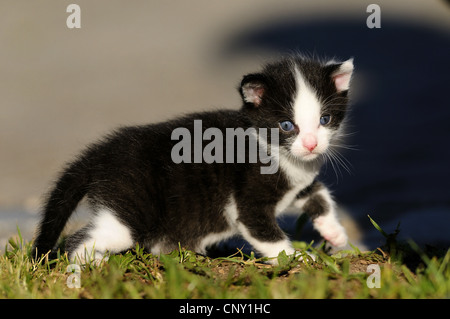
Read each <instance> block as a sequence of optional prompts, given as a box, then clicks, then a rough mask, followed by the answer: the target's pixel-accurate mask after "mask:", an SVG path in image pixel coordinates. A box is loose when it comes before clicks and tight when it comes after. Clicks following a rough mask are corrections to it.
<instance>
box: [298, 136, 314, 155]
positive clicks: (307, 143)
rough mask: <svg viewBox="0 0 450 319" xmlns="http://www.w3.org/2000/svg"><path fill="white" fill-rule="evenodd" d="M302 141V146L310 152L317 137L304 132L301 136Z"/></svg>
mask: <svg viewBox="0 0 450 319" xmlns="http://www.w3.org/2000/svg"><path fill="white" fill-rule="evenodd" d="M302 142H303V146H304V147H305V148H306V149H307V150H309V151H310V152H312V151H313V150H314V149H315V148H316V146H317V139H316V137H315V136H314V135H312V134H306V135H305V136H304V137H303V138H302Z"/></svg>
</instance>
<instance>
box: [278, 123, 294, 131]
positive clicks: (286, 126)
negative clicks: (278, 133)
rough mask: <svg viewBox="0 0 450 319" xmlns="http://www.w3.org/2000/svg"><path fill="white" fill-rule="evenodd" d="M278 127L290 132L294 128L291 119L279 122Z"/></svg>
mask: <svg viewBox="0 0 450 319" xmlns="http://www.w3.org/2000/svg"><path fill="white" fill-rule="evenodd" d="M280 127H281V129H282V130H283V131H285V132H290V131H292V130H293V129H294V128H295V126H294V124H293V123H292V122H291V121H283V122H280Z"/></svg>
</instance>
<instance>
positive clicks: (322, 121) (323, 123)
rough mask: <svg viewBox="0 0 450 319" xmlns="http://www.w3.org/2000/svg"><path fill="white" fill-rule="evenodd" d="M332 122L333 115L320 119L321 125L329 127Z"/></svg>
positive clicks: (323, 116)
mask: <svg viewBox="0 0 450 319" xmlns="http://www.w3.org/2000/svg"><path fill="white" fill-rule="evenodd" d="M330 120H331V115H328V114H327V115H322V116H321V117H320V125H327V124H328V123H330Z"/></svg>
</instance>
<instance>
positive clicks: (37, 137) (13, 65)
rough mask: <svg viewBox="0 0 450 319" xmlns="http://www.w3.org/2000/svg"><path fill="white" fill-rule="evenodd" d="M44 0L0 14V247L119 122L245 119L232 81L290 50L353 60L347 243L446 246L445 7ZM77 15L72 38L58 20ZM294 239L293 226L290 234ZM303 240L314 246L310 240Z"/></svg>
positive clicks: (338, 184) (344, 204)
mask: <svg viewBox="0 0 450 319" xmlns="http://www.w3.org/2000/svg"><path fill="white" fill-rule="evenodd" d="M373 2H374V1H373V0H371V1H364V0H348V1H332V0H327V1H321V0H315V1H310V0H296V1H287V0H277V1H275V0H270V1H269V0H243V1H237V0H233V1H206V0H203V1H200V0H192V1H185V0H183V1H181V0H176V1H164V2H163V1H148V0H145V1H132V2H127V1H124V0H122V1H115V0H107V1H106V0H96V1H87V0H74V1H57V0H40V1H33V2H31V1H24V0H16V1H3V2H2V3H0V250H2V251H3V250H4V247H5V243H6V240H7V238H9V237H10V236H13V235H15V234H17V230H16V227H17V226H19V227H20V230H21V232H22V234H23V236H24V237H25V239H26V240H30V239H32V237H33V233H34V229H35V226H36V222H37V217H38V215H37V213H38V211H39V205H40V203H41V199H42V196H43V194H45V193H46V192H47V191H48V190H49V187H50V186H51V183H52V181H54V180H55V179H56V177H57V174H58V172H59V171H60V170H61V168H62V166H63V165H64V163H65V162H67V161H68V160H70V159H71V158H72V156H74V155H75V154H77V153H78V152H79V151H80V149H82V148H83V147H84V146H85V145H86V144H88V143H90V142H93V141H95V140H97V139H98V138H99V137H101V136H102V135H104V134H106V133H107V132H109V131H110V130H111V129H113V128H116V127H117V126H119V125H133V124H144V123H149V122H157V121H163V120H166V119H169V118H171V117H174V116H177V115H180V114H181V113H187V112H192V111H201V110H208V109H214V108H232V109H237V108H239V107H240V98H239V95H238V92H237V90H236V87H237V85H238V84H239V82H240V80H241V77H242V76H243V75H244V74H246V73H249V72H254V71H256V70H258V69H259V67H260V65H261V64H262V63H263V62H264V60H265V59H267V58H269V57H276V56H278V55H280V54H283V53H289V52H293V51H299V52H306V53H309V54H311V55H315V56H318V57H334V58H335V59H337V60H346V59H348V58H350V57H353V58H354V63H355V66H356V71H355V76H354V79H353V83H352V84H353V91H352V100H353V103H352V104H353V106H352V108H353V109H352V113H351V117H350V122H349V123H350V126H349V131H350V132H353V134H352V135H351V136H349V141H348V144H349V145H350V146H351V147H352V148H355V149H356V150H348V151H346V152H345V153H344V154H343V155H344V156H345V158H346V159H347V160H348V161H349V162H350V163H351V166H350V173H348V172H347V171H346V170H345V169H343V168H341V170H340V172H339V171H338V172H335V171H334V170H333V169H332V168H331V167H330V166H328V167H325V169H324V172H323V178H324V179H325V180H326V182H327V184H328V185H329V186H330V187H331V189H332V190H333V191H334V195H335V198H336V200H337V201H338V202H339V204H340V207H341V210H342V212H343V213H342V219H343V220H344V222H345V223H346V226H347V227H348V229H349V230H350V231H351V236H352V241H353V242H354V243H355V244H357V245H359V246H360V247H362V248H364V249H373V248H375V247H377V245H379V244H380V243H381V242H382V238H381V236H380V234H379V233H378V232H377V231H376V230H375V229H374V228H373V226H372V225H371V224H370V222H369V220H368V218H367V215H368V214H370V215H371V217H372V218H373V219H374V220H376V221H377V222H378V224H379V225H380V226H381V227H382V228H383V229H384V230H385V231H386V232H388V233H389V232H392V231H393V230H394V229H395V227H396V226H397V224H398V223H399V222H400V223H401V225H400V230H401V232H400V235H401V236H403V237H404V238H409V237H410V238H412V239H414V241H416V242H417V243H419V244H431V245H438V246H444V247H448V246H449V244H450V228H449V226H450V163H449V161H450V148H449V146H450V103H449V98H448V96H449V88H450V86H449V72H450V67H449V57H450V6H449V3H448V1H441V0H428V1H421V0H405V1H376V2H375V3H376V4H378V5H379V6H380V8H381V28H379V29H369V28H368V27H367V25H366V19H367V18H368V16H369V15H370V13H368V12H366V10H367V6H368V5H369V4H370V3H373ZM70 3H76V4H78V5H79V6H80V8H81V29H68V28H67V26H66V19H67V17H68V16H69V13H67V12H66V8H67V6H68V5H69V4H70ZM286 227H288V226H286ZM302 236H303V237H302V238H301V239H303V240H306V241H309V240H310V238H309V237H308V236H314V234H313V233H311V234H308V232H306V233H304V234H303V235H302Z"/></svg>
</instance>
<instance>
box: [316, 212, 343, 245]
mask: <svg viewBox="0 0 450 319" xmlns="http://www.w3.org/2000/svg"><path fill="white" fill-rule="evenodd" d="M314 227H315V228H316V229H317V230H318V231H319V233H320V235H321V236H322V237H323V238H324V239H326V240H327V241H329V242H330V243H331V245H333V246H335V247H344V246H345V245H347V242H348V237H347V233H346V232H345V229H344V227H342V225H341V224H339V222H338V221H337V220H336V218H334V217H330V216H320V217H317V218H316V219H315V220H314Z"/></svg>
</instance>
